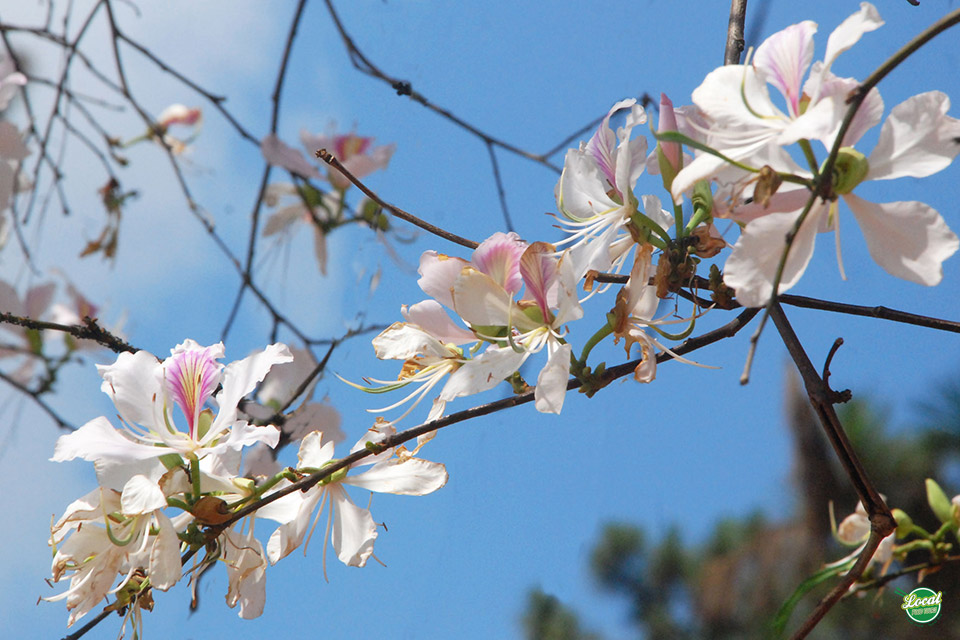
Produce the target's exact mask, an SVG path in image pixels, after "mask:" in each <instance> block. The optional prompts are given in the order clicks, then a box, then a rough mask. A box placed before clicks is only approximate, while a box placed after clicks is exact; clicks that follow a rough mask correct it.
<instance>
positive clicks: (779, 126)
mask: <svg viewBox="0 0 960 640" xmlns="http://www.w3.org/2000/svg"><path fill="white" fill-rule="evenodd" d="M882 25H883V20H882V19H881V18H880V16H879V14H878V13H877V10H876V8H874V6H873V5H871V4H869V3H867V2H863V3H861V5H860V11H858V12H857V13H855V14H853V15H851V16H850V17H849V18H847V19H846V20H844V21H843V22H842V23H841V24H840V26H838V27H837V28H836V29H835V30H834V31H833V33H831V34H830V37H829V39H828V40H827V49H826V53H825V54H824V59H823V61H822V62H817V63H816V64H814V65H813V67H812V69H811V64H810V63H811V60H812V59H813V48H814V43H813V35H814V33H816V31H817V25H816V23H814V22H810V21H805V22H801V23H799V24H795V25H791V26H789V27H787V28H786V29H784V30H782V31H779V32H777V33H775V34H773V35H772V36H770V37H769V38H767V39H766V40H765V41H764V42H763V44H761V45H760V47H759V48H758V49H757V52H756V55H755V56H754V58H753V63H752V64H750V65H726V66H723V67H720V68H718V69H715V70H714V71H711V72H710V73H709V74H708V75H707V77H706V78H705V79H704V81H703V83H702V84H701V85H700V86H699V87H697V89H695V90H694V92H693V102H694V103H695V104H696V105H697V107H699V108H700V110H701V112H702V114H703V115H704V116H705V117H706V118H707V120H708V122H709V127H708V129H707V130H705V131H704V132H703V134H704V137H705V140H704V142H705V144H707V145H708V146H710V147H712V148H713V149H716V150H717V151H719V152H721V153H723V154H724V155H725V156H727V157H728V158H731V159H733V160H736V161H739V162H744V163H748V164H751V165H753V166H754V167H757V168H759V167H762V166H764V165H771V166H774V167H777V166H787V167H790V168H792V167H795V166H796V165H795V164H794V163H793V161H792V160H791V159H790V156H789V155H788V154H787V153H786V152H785V151H784V150H783V149H782V148H781V147H782V146H783V145H788V144H792V143H794V142H797V141H798V140H802V139H808V140H825V139H831V140H832V138H833V137H835V134H836V131H837V129H838V127H839V126H840V122H841V120H842V119H843V114H844V112H845V111H846V106H847V105H846V97H847V96H846V94H841V93H839V92H837V91H836V88H837V87H836V85H834V84H832V81H833V79H834V76H833V75H832V74H831V73H830V67H831V66H832V65H833V62H834V61H835V60H836V58H837V56H838V55H840V54H841V53H843V52H844V51H846V50H847V49H849V48H850V47H852V46H853V45H854V44H856V43H857V41H858V40H859V39H860V37H861V36H862V35H863V34H864V33H867V32H869V31H873V30H874V29H877V28H879V27H880V26H882ZM808 69H811V71H810V75H809V77H808V78H807V80H806V81H804V76H805V75H806V72H807V70H808ZM851 81H852V82H855V81H853V80H851ZM768 83H769V84H772V85H773V86H774V87H775V88H776V89H777V91H778V92H779V93H780V94H781V96H782V97H783V100H784V102H785V108H786V110H785V111H784V110H783V109H781V108H780V107H778V106H777V105H776V104H775V103H774V102H773V100H772V99H771V97H770V93H769V91H768V89H767V84H768ZM871 93H872V92H871ZM877 99H879V96H878V95H876V94H874V95H868V98H867V101H866V102H867V104H865V107H866V108H865V109H863V112H864V113H863V114H861V115H862V116H866V114H867V113H868V112H870V111H873V110H874V109H873V108H872V103H873V102H874V101H875V100H877ZM881 109H882V106H881ZM858 126H859V125H858V124H857V123H855V126H854V128H857V127H858ZM742 173H743V172H742V170H741V169H738V168H736V167H735V166H733V165H730V164H727V163H726V161H725V160H723V159H721V158H718V157H717V156H715V155H712V154H709V153H704V152H700V153H698V154H697V156H696V158H695V159H694V161H693V162H692V163H690V164H689V165H687V166H685V167H684V168H683V170H682V171H681V172H680V173H679V174H678V175H677V176H676V178H675V179H674V181H673V185H672V193H673V196H674V199H675V200H678V201H679V199H680V197H681V195H682V194H683V193H684V192H686V191H688V190H689V189H691V188H692V187H693V185H694V184H695V183H696V182H697V181H698V180H704V179H714V180H718V181H720V182H730V181H732V180H734V179H736V178H739V177H741V176H742Z"/></svg>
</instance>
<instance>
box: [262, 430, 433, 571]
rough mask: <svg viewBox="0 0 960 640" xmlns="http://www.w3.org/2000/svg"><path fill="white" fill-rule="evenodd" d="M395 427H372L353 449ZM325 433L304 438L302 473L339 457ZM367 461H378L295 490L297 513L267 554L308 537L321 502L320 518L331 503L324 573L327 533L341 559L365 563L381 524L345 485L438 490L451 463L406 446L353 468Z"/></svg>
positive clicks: (279, 554)
mask: <svg viewBox="0 0 960 640" xmlns="http://www.w3.org/2000/svg"><path fill="white" fill-rule="evenodd" d="M394 433H395V429H394V428H393V427H391V426H389V425H383V426H381V427H379V428H375V429H373V430H371V431H368V432H367V433H366V434H365V435H364V437H363V438H361V439H360V441H359V442H357V444H356V445H355V446H354V447H353V448H352V449H351V450H350V453H354V452H355V451H358V450H361V449H363V448H365V447H367V446H368V443H372V444H376V443H378V442H380V441H382V440H383V439H384V438H385V437H387V436H390V435H393V434H394ZM322 438H323V436H322V434H321V433H319V432H314V433H311V434H309V435H307V436H306V437H305V438H304V439H303V442H302V443H301V445H300V453H299V458H300V463H299V465H298V467H297V469H298V471H299V472H300V473H312V472H314V471H317V470H320V469H322V468H323V467H325V466H328V465H330V464H332V463H333V462H335V460H334V458H333V443H332V442H326V443H324V442H323V441H322ZM365 465H373V466H371V467H370V468H369V469H368V470H367V471H365V472H363V473H360V474H356V475H349V474H348V469H343V470H340V471H337V472H335V473H333V474H332V475H330V476H328V477H327V478H326V479H324V480H322V481H320V483H319V484H317V485H315V486H313V487H312V488H310V489H308V490H307V491H305V492H298V493H296V494H291V495H293V496H298V497H299V499H300V500H301V504H300V506H299V509H298V510H297V514H296V517H295V518H292V519H291V520H290V521H289V522H287V523H286V524H283V525H281V526H280V527H279V528H278V529H277V530H276V531H274V532H273V535H271V536H270V541H269V542H268V543H267V555H268V557H269V559H270V563H271V564H275V563H276V562H278V561H279V560H280V559H281V558H283V557H284V556H286V555H288V554H289V553H290V552H291V551H293V550H294V549H296V548H297V547H299V546H300V545H301V544H302V543H303V539H304V536H305V535H306V533H307V531H308V530H309V529H310V521H311V516H312V515H313V513H314V510H315V509H317V505H319V510H318V511H317V515H316V518H315V520H316V519H319V517H320V515H321V513H323V509H324V506H325V505H326V504H327V503H329V505H330V509H329V511H328V512H327V524H326V527H325V532H324V539H323V547H324V553H323V567H324V576H326V546H327V539H328V538H329V539H331V542H332V545H333V549H334V551H335V552H336V554H337V558H339V559H340V561H341V562H343V563H344V564H346V565H347V566H352V567H362V566H364V565H366V563H367V560H368V559H369V558H370V556H371V555H372V554H373V544H374V541H375V540H376V538H377V525H376V523H375V522H374V520H373V517H372V516H371V515H370V511H369V510H368V509H364V508H363V507H359V506H357V505H356V504H354V502H353V500H351V499H350V496H349V494H348V493H347V491H346V489H345V488H344V485H348V484H349V485H353V486H355V487H360V488H362V489H367V490H368V491H376V492H381V493H395V494H399V495H408V496H422V495H426V494H428V493H432V492H434V491H436V490H437V489H439V488H441V487H442V486H443V485H444V484H446V482H447V470H446V467H444V466H443V465H442V464H440V463H437V462H430V461H428V460H422V459H420V458H414V457H412V456H411V455H410V454H409V453H406V452H405V451H403V450H402V448H401V449H400V450H395V449H394V448H387V449H385V450H384V451H382V452H380V453H378V454H376V455H372V456H369V457H367V458H365V459H364V460H363V461H362V462H360V463H358V464H356V465H354V467H353V468H355V467H358V466H365ZM331 534H332V535H331Z"/></svg>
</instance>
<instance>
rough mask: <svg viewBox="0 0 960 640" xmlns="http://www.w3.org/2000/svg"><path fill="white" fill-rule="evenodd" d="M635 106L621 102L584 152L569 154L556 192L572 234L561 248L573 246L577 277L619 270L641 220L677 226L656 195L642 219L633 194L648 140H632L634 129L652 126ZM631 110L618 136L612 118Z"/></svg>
mask: <svg viewBox="0 0 960 640" xmlns="http://www.w3.org/2000/svg"><path fill="white" fill-rule="evenodd" d="M636 102H637V101H636V100H634V99H629V100H621V101H620V102H618V103H616V104H615V105H613V107H612V108H611V109H610V111H609V113H607V115H606V117H605V118H604V119H603V122H601V123H600V126H599V127H598V128H597V131H596V132H595V133H594V134H593V137H592V138H590V140H589V141H588V142H586V143H583V142H581V143H580V148H579V149H570V150H569V151H567V156H566V158H565V160H564V164H563V173H562V174H561V176H560V180H559V182H557V186H556V188H555V189H554V195H555V197H556V200H557V208H558V210H559V211H560V213H561V214H562V216H563V217H564V218H566V219H562V218H557V220H558V221H559V222H560V225H561V229H563V230H564V231H565V232H566V233H567V234H568V236H567V237H566V238H565V239H563V240H561V241H560V242H558V243H557V246H558V247H566V246H567V245H569V247H568V249H569V252H570V259H571V260H572V261H573V266H574V273H575V275H576V276H577V278H580V277H583V275H584V274H585V273H586V272H587V271H590V270H591V269H594V270H597V271H610V270H613V271H619V269H620V267H621V266H622V265H623V262H624V260H626V256H627V253H628V252H629V250H630V248H631V247H632V246H633V245H634V243H635V242H636V240H635V238H634V237H633V236H632V235H631V233H629V232H628V230H627V228H626V227H627V225H628V224H629V223H630V222H631V221H632V220H634V218H635V217H637V216H638V215H641V216H646V217H647V219H649V220H652V221H654V222H655V223H656V224H658V225H659V226H660V227H663V226H665V224H666V226H669V224H670V223H671V222H672V218H670V216H669V215H667V214H665V213H663V212H662V211H661V209H660V201H659V199H657V198H654V197H652V196H643V198H642V202H643V210H642V211H639V214H638V209H639V206H640V200H638V198H637V197H636V196H635V195H634V193H633V189H634V187H635V186H636V183H637V179H638V178H639V177H640V174H641V173H642V172H643V170H644V167H645V166H646V158H647V141H646V139H645V138H642V137H641V138H637V139H636V140H631V139H630V138H631V135H632V132H633V128H634V127H635V126H637V125H641V124H644V123H645V122H646V121H647V115H646V113H645V112H644V110H643V107H641V106H640V105H638V104H637V103H636ZM627 108H629V109H630V112H629V113H628V115H627V119H626V122H625V124H624V126H623V127H621V128H619V129H617V132H616V134H614V132H613V129H611V128H610V118H611V116H613V114H615V113H616V112H618V111H620V110H622V109H627ZM664 223H665V224H664ZM647 232H649V229H647Z"/></svg>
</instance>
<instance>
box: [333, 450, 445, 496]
mask: <svg viewBox="0 0 960 640" xmlns="http://www.w3.org/2000/svg"><path fill="white" fill-rule="evenodd" d="M447 477H448V476H447V468H446V467H445V466H443V465H442V464H440V463H439V462H430V461H429V460H422V459H420V458H407V459H406V460H401V459H400V458H390V459H389V460H385V461H383V462H380V463H377V464H375V465H373V466H372V467H370V469H368V470H367V471H365V472H363V473H361V474H358V475H355V476H347V477H346V478H345V479H344V480H343V482H344V484H351V485H353V486H355V487H360V488H362V489H366V490H367V491H377V492H379V493H395V494H397V495H403V496H424V495H427V494H428V493H433V492H434V491H436V490H437V489H439V488H441V487H442V486H443V485H445V484H446V483H447Z"/></svg>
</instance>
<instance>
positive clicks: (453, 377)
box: [440, 346, 527, 402]
mask: <svg viewBox="0 0 960 640" xmlns="http://www.w3.org/2000/svg"><path fill="white" fill-rule="evenodd" d="M526 358H527V354H526V353H517V352H516V351H514V350H513V349H511V348H510V347H503V348H500V347H493V346H490V347H487V349H486V351H484V352H483V353H481V354H480V355H478V356H476V357H475V358H473V359H472V360H470V361H469V362H467V363H466V364H464V365H463V366H461V367H460V368H459V369H457V370H456V371H454V372H453V373H452V374H450V379H449V380H447V384H446V385H445V386H444V387H443V391H441V392H440V400H442V401H444V402H448V401H450V400H453V399H454V398H460V397H463V396H469V395H473V394H474V393H480V392H481V391H486V390H487V389H492V388H494V387H495V386H497V385H498V384H500V383H501V382H503V380H504V378H507V377H508V376H510V375H512V374H513V373H514V372H515V371H516V370H517V369H519V368H520V365H521V364H523V361H524V360H525V359H526Z"/></svg>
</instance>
